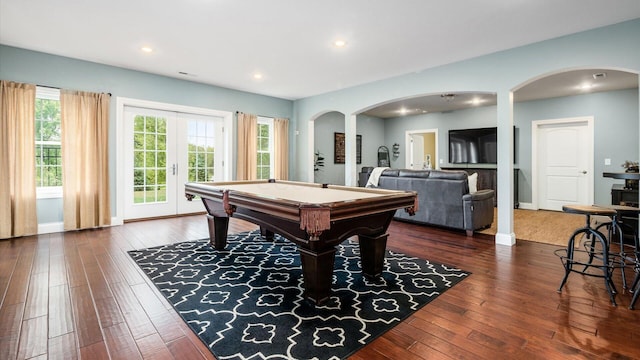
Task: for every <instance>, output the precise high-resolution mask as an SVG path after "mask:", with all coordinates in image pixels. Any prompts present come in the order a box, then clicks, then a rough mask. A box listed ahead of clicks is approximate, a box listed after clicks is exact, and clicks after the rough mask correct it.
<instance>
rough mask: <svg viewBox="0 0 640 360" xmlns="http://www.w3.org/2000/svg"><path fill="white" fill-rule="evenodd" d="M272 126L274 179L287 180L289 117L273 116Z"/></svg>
mask: <svg viewBox="0 0 640 360" xmlns="http://www.w3.org/2000/svg"><path fill="white" fill-rule="evenodd" d="M273 127H274V136H273V145H274V146H273V149H274V152H275V159H274V169H273V170H274V175H275V178H276V179H279V180H289V119H284V118H275V119H274V120H273Z"/></svg>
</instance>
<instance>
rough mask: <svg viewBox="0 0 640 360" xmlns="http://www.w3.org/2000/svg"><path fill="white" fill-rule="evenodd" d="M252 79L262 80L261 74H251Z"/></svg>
mask: <svg viewBox="0 0 640 360" xmlns="http://www.w3.org/2000/svg"><path fill="white" fill-rule="evenodd" d="M253 78H254V79H256V80H260V79H262V74H261V73H255V74H253Z"/></svg>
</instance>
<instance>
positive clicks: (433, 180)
mask: <svg viewBox="0 0 640 360" xmlns="http://www.w3.org/2000/svg"><path fill="white" fill-rule="evenodd" d="M372 170H373V167H363V168H362V172H361V173H360V177H359V180H360V186H364V185H365V184H366V183H367V179H368V178H369V175H370V174H371V171H372ZM378 187H380V188H383V189H393V190H413V191H416V192H417V193H418V211H417V212H416V213H415V215H414V216H410V215H409V214H407V213H406V212H405V211H404V210H399V211H396V215H395V218H396V219H399V220H406V221H410V222H415V223H420V224H428V225H437V226H444V227H448V228H453V229H460V230H465V231H466V232H467V235H468V236H472V235H473V232H474V231H475V230H480V229H484V228H487V227H489V226H491V223H492V222H493V193H494V191H493V190H490V189H489V190H478V191H477V192H475V193H473V194H470V193H469V184H468V180H467V173H466V172H465V171H462V170H409V169H404V170H403V169H387V170H385V171H383V172H382V174H381V175H380V178H379V181H378Z"/></svg>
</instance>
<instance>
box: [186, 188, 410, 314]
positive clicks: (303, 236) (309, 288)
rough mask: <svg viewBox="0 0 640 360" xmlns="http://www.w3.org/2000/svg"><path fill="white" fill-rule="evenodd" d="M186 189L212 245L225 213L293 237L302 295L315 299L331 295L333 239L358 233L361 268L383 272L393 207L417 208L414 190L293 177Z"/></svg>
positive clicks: (268, 233)
mask: <svg viewBox="0 0 640 360" xmlns="http://www.w3.org/2000/svg"><path fill="white" fill-rule="evenodd" d="M185 195H186V197H187V199H189V200H191V199H193V198H194V197H195V196H199V197H200V198H201V199H202V202H203V203H204V207H205V208H206V210H207V212H208V214H207V220H208V225H209V237H210V242H211V245H212V246H213V247H215V248H216V249H218V250H221V249H224V247H225V246H226V240H227V231H228V226H229V217H231V216H233V217H236V218H240V219H243V220H247V221H250V222H252V223H254V224H257V225H259V226H260V231H261V233H262V235H263V236H265V237H266V238H267V240H271V239H273V234H274V233H277V234H280V235H282V236H284V237H285V238H286V239H288V240H289V241H291V242H293V243H295V244H296V245H297V248H298V252H299V253H300V259H301V263H302V273H303V281H304V296H305V297H306V298H307V299H308V300H310V301H312V302H313V303H316V304H321V303H323V302H325V301H327V300H328V299H329V295H330V293H331V280H332V277H333V268H334V259H335V252H336V245H338V244H340V243H341V242H343V241H344V240H346V239H347V238H349V237H351V236H354V235H358V240H359V241H358V243H359V247H360V256H361V263H362V272H363V274H364V275H365V276H367V277H370V278H377V277H379V276H380V275H381V273H382V269H383V265H384V254H385V249H386V243H387V233H386V232H387V228H388V227H389V223H390V222H391V220H392V218H393V215H394V213H395V211H396V210H397V209H404V210H405V211H407V212H409V213H414V212H415V211H416V210H417V206H418V204H417V197H416V193H415V192H413V191H394V190H385V189H369V188H356V187H347V186H336V185H326V184H324V185H323V184H311V183H303V182H294V181H280V180H257V181H231V182H213V183H193V182H191V183H186V184H185Z"/></svg>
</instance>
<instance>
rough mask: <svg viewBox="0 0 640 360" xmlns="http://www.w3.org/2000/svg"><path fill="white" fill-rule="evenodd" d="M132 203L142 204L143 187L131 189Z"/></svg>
mask: <svg viewBox="0 0 640 360" xmlns="http://www.w3.org/2000/svg"><path fill="white" fill-rule="evenodd" d="M133 203H134V204H141V203H144V187H142V186H134V187H133Z"/></svg>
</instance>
